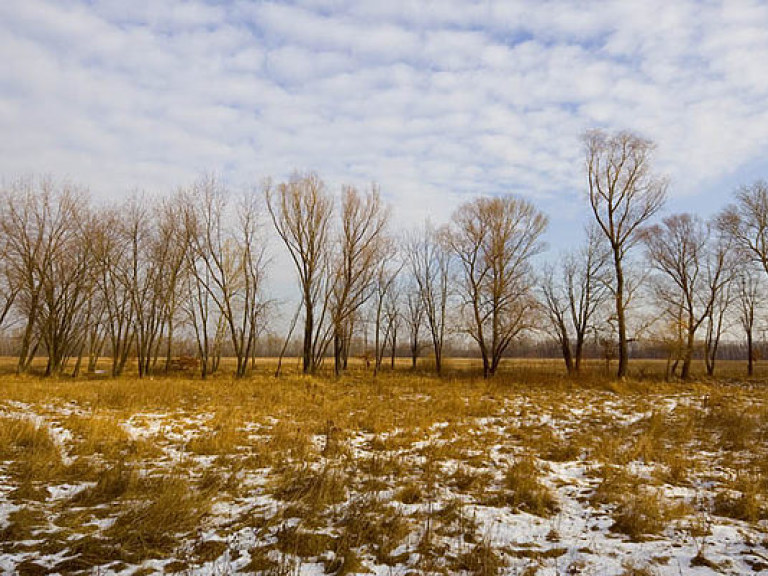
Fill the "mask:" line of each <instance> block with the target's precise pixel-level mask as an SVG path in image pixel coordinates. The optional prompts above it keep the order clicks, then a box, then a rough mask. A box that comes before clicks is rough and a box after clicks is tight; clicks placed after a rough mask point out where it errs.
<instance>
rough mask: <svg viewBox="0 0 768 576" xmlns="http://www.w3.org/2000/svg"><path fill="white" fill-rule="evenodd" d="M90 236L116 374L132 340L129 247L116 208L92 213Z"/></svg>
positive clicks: (114, 372) (120, 368) (98, 292)
mask: <svg viewBox="0 0 768 576" xmlns="http://www.w3.org/2000/svg"><path fill="white" fill-rule="evenodd" d="M96 219H97V222H96V225H95V226H94V228H93V234H92V237H91V242H90V244H91V250H92V252H93V260H94V273H95V284H96V290H95V294H94V298H97V299H98V300H99V301H100V303H101V307H102V310H103V317H102V319H101V322H102V324H103V328H104V330H105V331H106V334H107V338H108V340H109V349H110V353H111V356H112V367H111V373H112V376H119V375H120V374H122V373H123V370H124V369H125V365H126V362H127V361H128V357H129V355H130V351H131V349H132V347H133V343H134V332H133V298H132V296H131V286H132V282H131V273H132V271H131V270H130V269H129V268H130V250H129V243H128V238H127V236H126V235H125V234H123V233H121V231H122V214H121V212H120V210H119V209H115V208H108V209H105V210H102V211H100V212H99V213H98V214H97V216H96Z"/></svg>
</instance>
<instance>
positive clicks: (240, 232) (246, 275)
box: [185, 177, 267, 378]
mask: <svg viewBox="0 0 768 576" xmlns="http://www.w3.org/2000/svg"><path fill="white" fill-rule="evenodd" d="M228 194H229V193H228V191H227V189H226V188H225V187H224V186H223V185H222V184H221V183H220V182H219V181H217V180H216V179H215V178H213V177H203V178H201V179H200V180H199V181H198V182H197V183H196V184H195V185H194V186H193V189H192V194H191V196H190V199H191V200H192V202H191V203H190V206H194V207H195V208H193V210H195V212H194V214H193V215H188V216H187V217H186V218H185V221H186V223H187V229H188V231H187V237H188V239H189V243H190V250H191V252H192V258H193V260H194V264H193V265H192V266H191V267H190V269H191V271H192V273H193V274H194V275H195V278H196V283H197V287H198V288H202V289H203V290H204V291H205V292H206V294H205V295H201V296H202V298H201V300H200V302H198V304H200V303H207V300H206V298H207V297H210V299H211V300H212V301H213V302H214V303H215V306H216V308H217V309H218V311H219V313H220V317H221V319H222V320H223V322H224V323H225V325H226V330H227V333H228V335H229V340H230V344H231V345H232V351H233V353H234V355H235V359H236V369H235V376H236V377H238V378H241V377H243V376H245V374H246V371H247V369H248V361H249V360H250V358H251V354H252V352H253V349H254V347H255V345H256V339H257V336H258V334H259V332H260V330H261V329H262V322H263V321H264V311H265V310H266V305H267V303H266V301H265V299H264V298H263V281H264V275H265V258H264V243H263V242H262V241H261V237H260V234H261V233H260V227H259V222H258V214H259V210H258V204H257V202H256V196H255V195H252V194H246V195H245V196H244V197H243V198H242V200H241V201H240V203H239V204H238V206H237V211H236V212H237V219H236V221H233V222H232V223H231V224H230V223H229V222H228V217H229V216H230V215H229V214H228V211H227V208H228ZM233 220H234V219H233ZM195 311H196V312H200V313H201V314H202V312H203V309H202V308H200V307H199V306H198V307H197V308H196V309H195ZM209 312H210V311H209V310H208V313H209ZM201 320H202V318H201ZM202 324H204V325H206V324H207V322H206V321H203V322H202Z"/></svg>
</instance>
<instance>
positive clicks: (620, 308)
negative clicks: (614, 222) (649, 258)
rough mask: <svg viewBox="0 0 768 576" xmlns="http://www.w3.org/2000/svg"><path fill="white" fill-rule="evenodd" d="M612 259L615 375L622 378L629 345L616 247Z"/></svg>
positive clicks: (626, 362)
mask: <svg viewBox="0 0 768 576" xmlns="http://www.w3.org/2000/svg"><path fill="white" fill-rule="evenodd" d="M613 261H614V265H615V268H616V323H617V327H618V331H619V369H618V372H617V374H616V376H617V378H619V379H623V378H625V377H626V376H627V369H628V367H629V345H628V343H627V320H626V315H625V310H624V270H623V269H622V265H621V254H620V253H619V249H618V248H614V250H613Z"/></svg>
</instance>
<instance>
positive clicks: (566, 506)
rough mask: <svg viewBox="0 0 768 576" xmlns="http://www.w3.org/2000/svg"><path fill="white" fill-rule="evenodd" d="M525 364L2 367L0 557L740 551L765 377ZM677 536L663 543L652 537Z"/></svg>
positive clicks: (130, 561)
mask: <svg viewBox="0 0 768 576" xmlns="http://www.w3.org/2000/svg"><path fill="white" fill-rule="evenodd" d="M536 374H537V373H536V372H535V371H533V370H531V371H530V372H525V376H524V377H523V378H521V379H518V378H517V376H516V375H515V374H514V373H510V375H507V374H505V373H502V374H500V375H499V376H498V377H497V379H496V380H494V381H493V382H486V381H484V380H481V379H479V378H475V377H474V376H470V375H463V374H461V373H460V372H457V373H455V374H454V375H453V376H450V377H443V378H442V379H438V378H433V377H428V376H424V375H421V374H419V373H415V374H411V373H407V372H404V371H403V372H396V373H387V372H382V373H380V374H379V375H378V376H377V378H376V380H372V379H370V378H368V377H366V376H365V374H364V373H363V372H357V371H354V370H352V371H350V373H349V374H348V375H346V376H344V377H342V378H340V379H336V378H327V379H326V378H322V377H317V376H315V377H305V376H300V375H295V376H294V375H286V376H284V377H282V378H280V379H274V378H272V377H271V376H267V375H256V376H253V377H252V378H250V379H238V380H228V379H226V380H225V379H223V378H222V379H218V380H217V379H208V380H207V381H201V380H196V379H191V378H189V377H188V376H184V375H178V376H173V377H168V378H164V379H158V380H156V381H154V382H152V383H151V385H149V383H148V382H146V381H144V382H142V381H139V380H136V379H132V378H130V377H124V378H122V379H120V380H117V381H113V380H71V379H61V380H47V381H45V382H42V381H40V380H38V379H36V378H34V377H32V376H5V377H4V378H3V380H2V381H0V387H1V388H2V398H3V399H4V400H3V402H2V404H0V410H2V413H0V478H2V482H1V483H0V503H1V504H2V506H0V509H5V510H6V511H7V512H6V513H5V514H3V515H0V531H1V533H0V541H2V544H0V561H2V562H4V563H5V564H3V566H9V565H10V566H12V570H13V571H16V572H19V573H35V571H36V570H37V571H38V572H39V573H44V572H49V571H51V570H56V571H59V572H62V573H75V572H78V571H86V572H87V571H91V570H94V569H98V570H100V571H105V570H115V571H118V570H121V569H125V568H126V567H131V566H133V567H136V569H140V570H144V571H145V572H147V573H149V572H154V571H166V572H185V571H189V570H191V569H194V568H195V567H198V568H199V567H202V566H209V567H211V568H210V569H211V570H213V568H212V567H214V566H218V568H216V569H218V570H225V571H226V570H230V571H239V572H248V571H256V572H263V573H270V574H292V573H301V572H302V571H303V570H304V569H305V568H303V567H309V566H320V567H321V569H322V571H325V572H326V573H335V574H349V573H361V572H366V571H368V570H373V569H374V568H375V567H379V568H380V567H382V566H387V567H390V569H392V570H395V571H403V572H404V573H408V572H411V573H443V574H452V573H464V574H500V573H526V571H528V573H531V574H533V573H535V570H537V569H540V568H545V567H548V566H554V565H557V566H558V570H560V571H561V572H560V573H579V570H586V569H587V568H589V567H590V566H591V567H593V568H594V567H595V566H598V565H600V566H608V565H610V566H613V568H611V569H610V570H608V573H620V572H621V571H622V570H623V571H624V573H627V574H642V573H666V572H665V570H664V569H663V568H664V567H665V566H666V564H663V565H661V564H654V562H652V561H651V559H649V558H641V559H639V560H638V561H637V562H635V563H632V564H629V563H625V564H624V565H622V563H621V562H622V561H621V560H620V559H621V557H622V556H621V555H617V556H616V558H617V559H616V560H615V561H609V564H599V562H605V561H603V560H601V558H602V557H603V553H604V552H605V550H607V549H610V550H621V549H622V548H621V547H622V546H630V545H632V543H633V542H643V545H644V546H656V547H657V548H654V550H657V552H656V553H655V557H659V558H663V557H667V558H669V557H670V556H671V555H674V554H678V555H679V554H683V555H685V554H688V559H687V560H684V561H683V564H684V565H685V566H688V565H692V566H694V565H695V566H704V564H703V563H704V562H705V561H706V562H709V563H711V566H720V567H724V566H730V568H731V569H733V570H739V569H740V568H739V567H744V566H749V565H750V564H749V563H750V562H752V563H754V562H759V561H760V560H759V556H755V557H753V556H750V555H749V553H751V552H750V551H752V552H755V553H757V554H763V553H764V552H763V551H764V550H765V546H766V540H767V539H766V537H765V531H766V530H768V524H766V521H768V505H767V503H768V500H767V498H768V481H766V477H767V476H766V474H768V464H766V461H768V458H767V456H768V454H766V448H765V446H766V442H765V440H766V439H767V438H768V424H767V422H768V419H767V418H766V416H767V415H768V408H767V406H768V404H767V401H768V390H764V389H763V388H762V387H754V386H753V387H749V388H747V387H744V386H740V385H733V384H722V383H697V384H686V385H685V386H678V387H674V386H671V385H669V384H667V383H663V382H658V383H651V382H635V381H626V382H622V383H619V384H610V385H607V384H606V385H603V384H601V383H600V380H599V378H596V379H595V381H594V382H591V383H582V382H580V381H574V380H563V379H559V380H558V379H555V378H553V377H552V376H551V375H550V374H549V372H547V371H543V372H540V373H538V374H539V375H538V376H536ZM585 519H586V520H585ZM585 521H586V524H585V525H584V528H582V529H578V530H577V531H574V530H576V529H575V528H574V527H573V526H579V525H580V524H578V523H579V522H585ZM574 523H575V524H574ZM715 525H717V526H720V528H719V530H720V531H722V530H734V531H736V532H735V533H736V534H739V535H740V536H738V537H739V538H741V541H742V542H743V544H742V548H741V550H742V551H743V556H744V559H743V561H739V560H736V561H734V562H732V563H731V564H729V563H727V562H725V559H726V558H725V556H724V555H723V552H722V549H721V548H718V544H717V542H716V541H715V540H714V539H715V537H716V534H717V531H716V530H713V528H712V527H713V526H715ZM680 534H685V535H687V536H686V538H688V539H690V540H684V543H683V544H682V548H680V549H675V548H669V547H668V544H665V543H668V542H671V541H674V540H675V539H679V538H680V536H679V535H680ZM598 536H599V539H600V540H599V542H600V545H599V546H597V547H596V545H595V544H594V539H595V538H596V537H598ZM686 542H690V544H688V543H686ZM729 546H730V548H729V550H730V551H731V552H732V551H733V550H734V548H733V546H734V544H733V543H731V544H729ZM681 550H682V552H681ZM740 554H741V552H740ZM610 562H613V563H612V564H610ZM739 562H741V563H739ZM691 563H693V564H691ZM569 567H570V568H569ZM579 567H580V568H579ZM660 567H661V568H660ZM307 569H309V568H307ZM611 570H613V572H611Z"/></svg>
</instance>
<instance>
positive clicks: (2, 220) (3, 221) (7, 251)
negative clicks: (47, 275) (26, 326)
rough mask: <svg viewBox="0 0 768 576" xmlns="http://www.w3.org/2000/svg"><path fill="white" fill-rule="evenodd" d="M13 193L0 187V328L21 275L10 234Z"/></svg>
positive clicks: (8, 310)
mask: <svg viewBox="0 0 768 576" xmlns="http://www.w3.org/2000/svg"><path fill="white" fill-rule="evenodd" d="M14 200H15V198H14V195H13V194H12V193H11V191H10V190H8V189H5V188H3V189H0V232H2V233H1V234H0V328H2V327H3V324H4V323H5V320H6V319H7V318H9V317H10V312H11V310H12V308H13V305H14V303H15V302H16V296H17V295H18V294H19V291H20V290H21V285H22V282H21V280H22V279H21V277H20V276H19V275H18V269H17V266H16V262H17V261H15V260H14V256H17V254H15V253H14V246H13V245H14V240H13V239H12V238H11V236H10V234H12V233H13V232H14V231H16V230H17V226H15V225H14V222H13V202H14Z"/></svg>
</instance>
